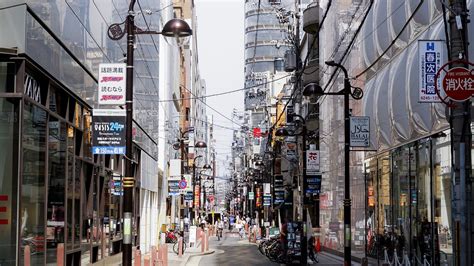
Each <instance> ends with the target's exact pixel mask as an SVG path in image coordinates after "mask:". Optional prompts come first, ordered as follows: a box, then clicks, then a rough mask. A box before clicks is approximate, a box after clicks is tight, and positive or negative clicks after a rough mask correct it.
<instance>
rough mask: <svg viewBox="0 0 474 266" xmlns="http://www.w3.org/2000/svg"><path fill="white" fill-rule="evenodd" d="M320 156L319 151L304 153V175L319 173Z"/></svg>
mask: <svg viewBox="0 0 474 266" xmlns="http://www.w3.org/2000/svg"><path fill="white" fill-rule="evenodd" d="M320 168H321V164H320V156H319V151H317V150H309V151H306V175H315V174H317V173H319V172H320V170H321V169H320Z"/></svg>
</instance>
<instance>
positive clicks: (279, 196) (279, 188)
mask: <svg viewBox="0 0 474 266" xmlns="http://www.w3.org/2000/svg"><path fill="white" fill-rule="evenodd" d="M273 182H274V183H273V203H275V204H281V203H283V202H285V187H284V186H283V176H282V175H275V176H274V178H273Z"/></svg>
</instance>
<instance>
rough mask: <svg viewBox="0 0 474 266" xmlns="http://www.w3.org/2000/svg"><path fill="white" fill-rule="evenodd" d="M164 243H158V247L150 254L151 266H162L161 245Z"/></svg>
mask: <svg viewBox="0 0 474 266" xmlns="http://www.w3.org/2000/svg"><path fill="white" fill-rule="evenodd" d="M165 245H166V244H163V245H161V244H160V245H158V248H156V249H155V250H154V252H153V254H152V260H151V265H152V266H162V265H163V247H164V246H165Z"/></svg>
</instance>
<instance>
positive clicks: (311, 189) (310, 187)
mask: <svg viewBox="0 0 474 266" xmlns="http://www.w3.org/2000/svg"><path fill="white" fill-rule="evenodd" d="M321 179H322V178H321V175H310V176H306V179H305V180H304V181H303V188H304V204H314V203H315V202H316V196H317V195H319V193H320V192H321Z"/></svg>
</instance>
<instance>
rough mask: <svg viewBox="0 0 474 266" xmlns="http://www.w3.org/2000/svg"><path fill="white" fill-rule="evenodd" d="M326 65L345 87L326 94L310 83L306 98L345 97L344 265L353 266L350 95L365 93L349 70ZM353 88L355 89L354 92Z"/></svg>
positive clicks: (337, 65) (334, 63)
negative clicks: (341, 77) (337, 72)
mask: <svg viewBox="0 0 474 266" xmlns="http://www.w3.org/2000/svg"><path fill="white" fill-rule="evenodd" d="M325 63H326V65H328V66H332V67H336V68H338V69H341V70H342V72H343V73H344V87H343V89H342V90H340V91H338V92H324V90H323V89H322V88H321V86H319V85H318V84H316V83H310V84H308V85H306V86H305V87H304V90H303V95H304V96H316V97H318V96H322V95H344V265H351V198H350V178H349V174H350V173H349V162H350V157H349V156H350V135H349V133H350V115H351V114H350V109H349V95H350V96H351V97H352V98H353V99H355V100H360V99H361V98H362V97H363V91H362V90H361V89H360V88H357V87H352V86H351V83H350V82H349V75H348V73H347V69H346V68H345V67H344V66H343V65H341V64H339V63H336V62H334V61H326V62H325ZM351 88H354V90H353V91H352V90H351Z"/></svg>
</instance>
